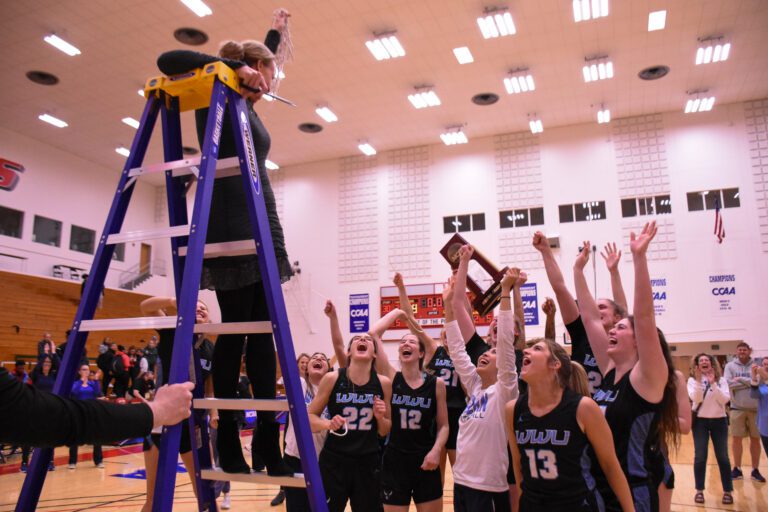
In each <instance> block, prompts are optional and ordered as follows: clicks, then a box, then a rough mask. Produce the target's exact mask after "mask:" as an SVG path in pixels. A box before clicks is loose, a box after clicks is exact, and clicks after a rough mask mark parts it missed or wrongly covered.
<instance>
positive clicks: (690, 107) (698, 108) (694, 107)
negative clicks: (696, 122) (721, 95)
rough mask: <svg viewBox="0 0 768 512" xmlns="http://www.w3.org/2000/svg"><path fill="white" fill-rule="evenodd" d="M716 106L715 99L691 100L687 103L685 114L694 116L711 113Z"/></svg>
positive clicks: (711, 97)
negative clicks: (699, 113) (697, 113)
mask: <svg viewBox="0 0 768 512" xmlns="http://www.w3.org/2000/svg"><path fill="white" fill-rule="evenodd" d="M714 105H715V97H714V96H710V97H709V98H698V97H696V98H691V99H689V100H688V101H687V102H686V103H685V113H686V114H692V113H695V112H709V111H710V110H712V107H713V106H714Z"/></svg>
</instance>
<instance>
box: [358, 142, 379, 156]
mask: <svg viewBox="0 0 768 512" xmlns="http://www.w3.org/2000/svg"><path fill="white" fill-rule="evenodd" d="M357 148H358V149H359V150H360V151H362V152H363V153H364V154H365V156H373V155H375V154H376V150H375V149H374V148H373V146H371V145H370V144H368V143H367V142H364V143H362V144H358V146H357Z"/></svg>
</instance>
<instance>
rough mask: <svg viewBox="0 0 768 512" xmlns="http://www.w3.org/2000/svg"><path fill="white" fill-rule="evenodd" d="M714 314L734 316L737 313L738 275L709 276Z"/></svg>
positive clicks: (708, 281) (710, 296)
mask: <svg viewBox="0 0 768 512" xmlns="http://www.w3.org/2000/svg"><path fill="white" fill-rule="evenodd" d="M707 284H708V289H709V293H708V295H709V298H710V300H711V304H712V313H713V314H715V315H733V314H735V313H736V297H737V295H736V289H737V288H736V274H725V273H723V274H710V275H709V276H707Z"/></svg>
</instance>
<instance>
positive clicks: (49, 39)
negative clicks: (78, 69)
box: [43, 34, 81, 57]
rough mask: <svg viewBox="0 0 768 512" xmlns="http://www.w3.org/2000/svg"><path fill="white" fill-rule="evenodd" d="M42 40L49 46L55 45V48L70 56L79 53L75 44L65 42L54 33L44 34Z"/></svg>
mask: <svg viewBox="0 0 768 512" xmlns="http://www.w3.org/2000/svg"><path fill="white" fill-rule="evenodd" d="M43 41H45V42H46V43H48V44H50V45H51V46H54V47H56V48H57V49H59V50H61V51H62V52H64V53H66V54H67V55H69V56H70V57H74V56H75V55H80V53H81V52H80V50H78V49H77V48H76V47H75V46H73V45H71V44H69V43H68V42H66V41H65V40H63V39H62V38H60V37H59V36H57V35H56V34H51V35H49V36H45V37H44V38H43Z"/></svg>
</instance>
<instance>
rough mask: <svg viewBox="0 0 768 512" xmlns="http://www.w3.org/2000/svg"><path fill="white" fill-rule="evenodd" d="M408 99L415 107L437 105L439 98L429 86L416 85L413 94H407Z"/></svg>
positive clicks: (438, 104)
mask: <svg viewBox="0 0 768 512" xmlns="http://www.w3.org/2000/svg"><path fill="white" fill-rule="evenodd" d="M408 101H410V102H411V105H413V106H414V107H416V108H419V109H420V108H426V107H438V106H440V98H438V97H437V94H436V93H435V91H433V90H432V88H431V87H429V86H427V87H417V88H416V92H415V93H414V94H409V95H408Z"/></svg>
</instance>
